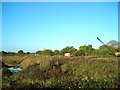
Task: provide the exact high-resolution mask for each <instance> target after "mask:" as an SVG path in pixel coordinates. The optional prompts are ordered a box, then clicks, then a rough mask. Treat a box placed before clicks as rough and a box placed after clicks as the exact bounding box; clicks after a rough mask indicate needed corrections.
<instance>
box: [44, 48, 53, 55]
mask: <svg viewBox="0 0 120 90" xmlns="http://www.w3.org/2000/svg"><path fill="white" fill-rule="evenodd" d="M43 52H44V55H50V56H53V54H54V53H53V52H52V50H50V49H46V50H44V51H43Z"/></svg>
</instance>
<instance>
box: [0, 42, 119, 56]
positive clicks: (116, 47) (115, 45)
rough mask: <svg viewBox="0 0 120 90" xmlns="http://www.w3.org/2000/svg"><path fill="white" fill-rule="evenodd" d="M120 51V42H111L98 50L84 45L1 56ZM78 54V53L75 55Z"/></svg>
mask: <svg viewBox="0 0 120 90" xmlns="http://www.w3.org/2000/svg"><path fill="white" fill-rule="evenodd" d="M118 51H120V42H118V41H115V40H111V41H109V42H108V43H107V44H106V45H102V46H100V47H99V48H98V49H95V48H93V46H92V45H83V46H80V47H79V49H78V50H77V49H76V48H75V47H74V46H67V47H65V48H63V49H62V50H54V51H52V50H51V49H45V50H38V51H36V52H35V53H30V52H24V51H23V50H19V51H18V52H17V53H15V52H5V51H1V52H0V54H2V55H25V54H39V55H49V56H54V55H64V54H65V53H70V54H74V56H91V55H102V56H104V55H105V56H106V55H111V54H113V53H115V52H118ZM75 52H76V53H75Z"/></svg>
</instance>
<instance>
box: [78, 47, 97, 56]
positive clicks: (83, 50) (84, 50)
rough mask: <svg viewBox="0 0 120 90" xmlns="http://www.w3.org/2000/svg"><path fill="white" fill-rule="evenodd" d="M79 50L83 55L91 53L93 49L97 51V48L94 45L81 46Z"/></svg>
mask: <svg viewBox="0 0 120 90" xmlns="http://www.w3.org/2000/svg"><path fill="white" fill-rule="evenodd" d="M79 50H80V55H82V56H87V55H91V53H92V52H93V51H95V49H94V48H93V47H92V45H84V46H80V47H79Z"/></svg>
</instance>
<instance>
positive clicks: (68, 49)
mask: <svg viewBox="0 0 120 90" xmlns="http://www.w3.org/2000/svg"><path fill="white" fill-rule="evenodd" d="M76 50H77V49H76V48H74V47H73V46H71V47H69V46H67V47H65V48H63V49H62V50H61V51H60V54H61V55H64V54H65V53H70V54H73V53H74V52H75V51H76Z"/></svg>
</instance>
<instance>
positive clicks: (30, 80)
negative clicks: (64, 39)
mask: <svg viewBox="0 0 120 90" xmlns="http://www.w3.org/2000/svg"><path fill="white" fill-rule="evenodd" d="M112 43H113V41H112ZM112 43H111V41H110V43H108V46H107V48H106V46H104V45H102V46H100V47H99V49H94V48H93V47H92V45H84V46H80V47H79V50H78V52H77V53H75V55H74V57H64V56H63V55H64V54H65V53H68V52H69V53H71V54H72V53H74V52H76V51H77V49H76V48H74V47H73V46H71V47H68V46H67V47H65V48H63V49H62V50H60V51H59V50H54V51H52V50H50V49H46V50H43V51H37V52H36V53H30V52H24V51H23V50H19V51H18V52H17V53H15V52H5V51H2V52H1V54H2V63H3V65H2V69H0V70H1V71H0V74H2V87H3V88H15V89H16V88H25V89H26V90H27V89H33V88H57V89H58V88H59V89H71V90H73V89H74V88H77V89H79V88H118V85H119V84H120V82H119V79H120V73H119V71H120V70H118V69H119V68H118V65H119V64H118V63H119V60H120V59H119V57H113V56H112V55H111V54H110V53H109V51H108V49H109V50H110V51H111V52H112V53H114V52H116V50H117V51H119V50H120V48H119V47H116V45H117V44H116V45H115V44H112ZM114 43H115V42H114ZM113 46H114V47H113ZM10 66H12V67H20V68H22V71H20V72H11V71H9V70H8V67H10ZM1 72H2V73H1Z"/></svg>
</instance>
